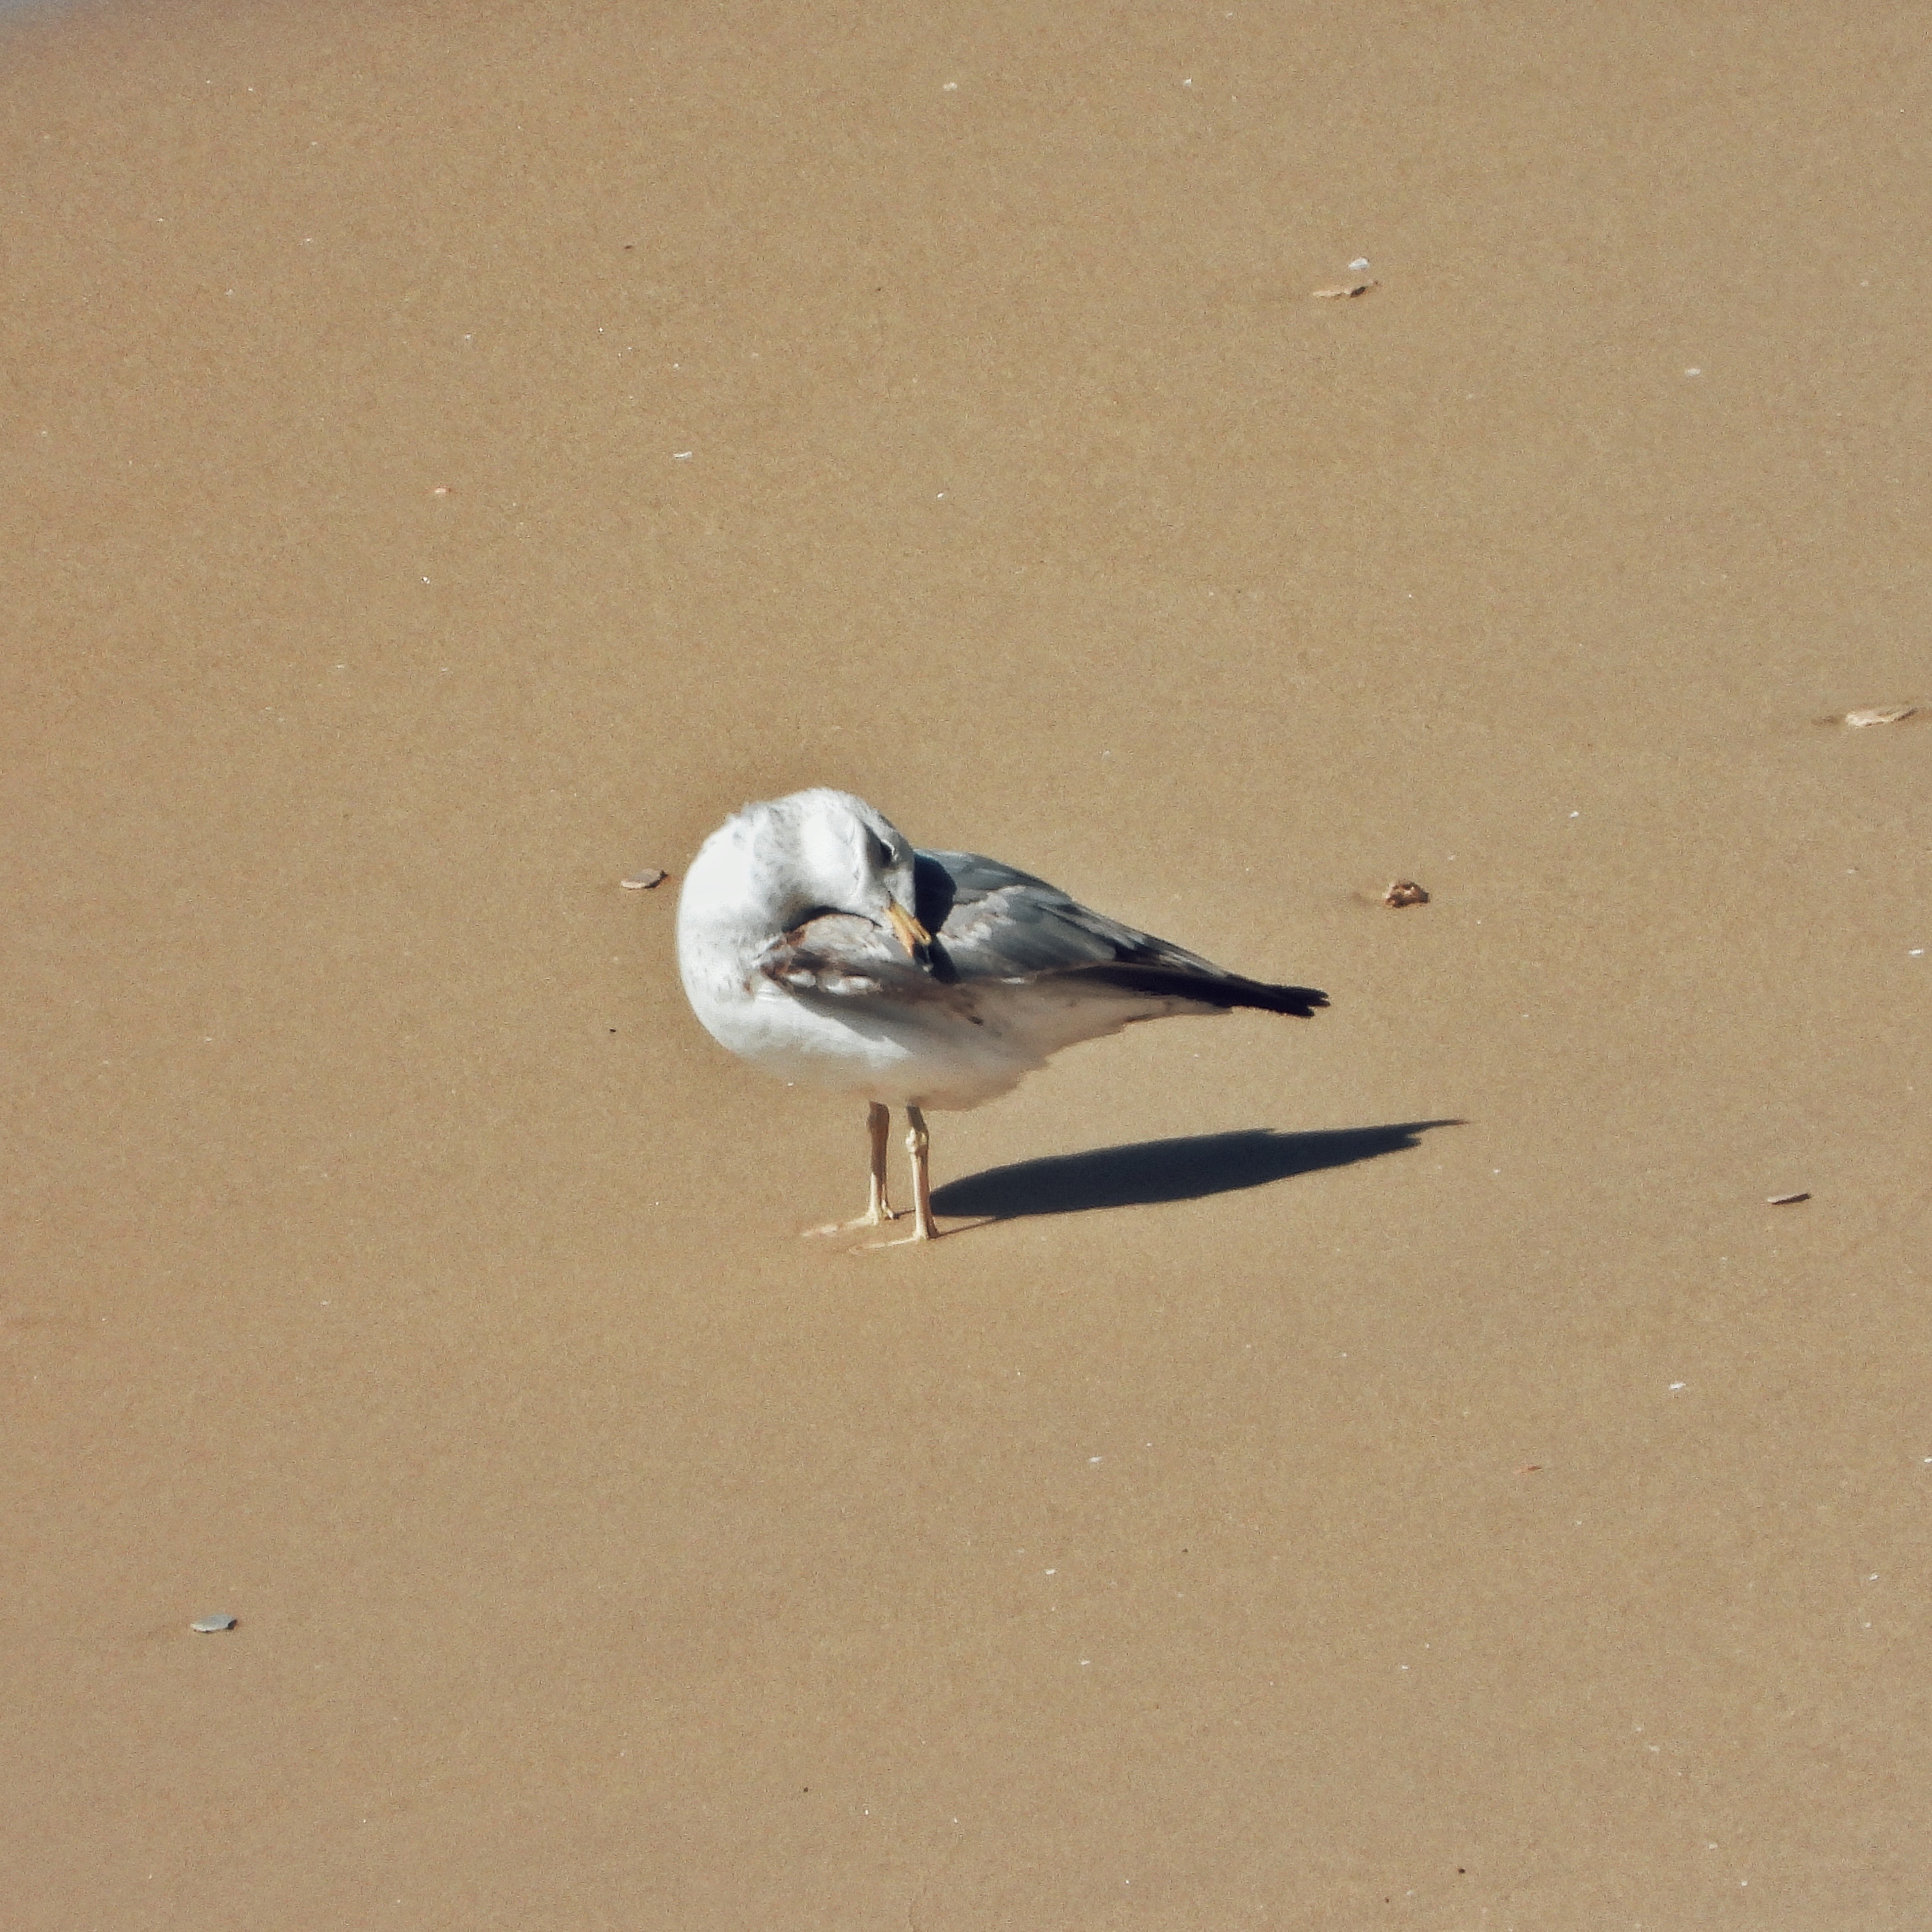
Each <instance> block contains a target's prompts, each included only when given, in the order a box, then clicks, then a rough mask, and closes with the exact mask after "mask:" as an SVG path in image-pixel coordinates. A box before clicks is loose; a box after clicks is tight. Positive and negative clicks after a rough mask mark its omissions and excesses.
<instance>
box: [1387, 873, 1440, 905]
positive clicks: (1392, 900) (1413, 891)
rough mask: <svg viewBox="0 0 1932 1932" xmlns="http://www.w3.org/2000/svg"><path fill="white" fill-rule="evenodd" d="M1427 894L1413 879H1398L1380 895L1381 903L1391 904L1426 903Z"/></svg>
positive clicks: (1427, 900)
mask: <svg viewBox="0 0 1932 1932" xmlns="http://www.w3.org/2000/svg"><path fill="white" fill-rule="evenodd" d="M1428 903H1429V895H1428V894H1427V892H1424V890H1423V889H1422V888H1421V886H1418V884H1417V883H1415V880H1413V879H1398V880H1396V882H1395V883H1394V884H1393V885H1392V886H1390V887H1389V889H1388V891H1387V892H1385V893H1383V895H1382V904H1384V905H1391V906H1411V905H1427V904H1428Z"/></svg>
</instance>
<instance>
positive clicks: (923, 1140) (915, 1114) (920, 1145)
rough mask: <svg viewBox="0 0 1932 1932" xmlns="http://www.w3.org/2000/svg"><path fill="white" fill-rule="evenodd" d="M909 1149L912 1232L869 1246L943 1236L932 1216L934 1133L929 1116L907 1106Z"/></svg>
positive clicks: (899, 1244)
mask: <svg viewBox="0 0 1932 1932" xmlns="http://www.w3.org/2000/svg"><path fill="white" fill-rule="evenodd" d="M906 1124H907V1129H908V1131H907V1135H906V1152H907V1154H910V1156H911V1157H912V1201H913V1208H912V1212H913V1223H912V1232H911V1233H910V1234H909V1235H900V1236H899V1237H898V1239H897V1240H896V1241H871V1242H868V1243H867V1244H866V1245H867V1246H868V1247H874V1248H903V1247H908V1246H910V1244H912V1243H913V1242H914V1241H936V1240H938V1237H939V1229H938V1227H937V1226H935V1223H934V1221H933V1218H932V1175H931V1173H930V1172H929V1169H928V1166H927V1162H926V1152H927V1150H928V1149H929V1148H930V1147H931V1146H932V1136H931V1135H930V1134H929V1133H927V1132H926V1116H925V1115H923V1114H922V1113H921V1112H919V1109H917V1108H916V1107H908V1108H907V1109H906Z"/></svg>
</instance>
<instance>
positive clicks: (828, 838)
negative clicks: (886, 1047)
mask: <svg viewBox="0 0 1932 1932" xmlns="http://www.w3.org/2000/svg"><path fill="white" fill-rule="evenodd" d="M913 857H914V854H913V847H912V844H911V841H910V840H909V839H908V838H907V837H906V836H905V835H904V833H903V832H901V831H900V830H899V829H898V826H895V825H894V824H893V823H892V821H891V820H889V818H887V817H886V816H885V814H883V812H880V811H875V810H874V808H872V807H871V805H868V804H867V803H866V802H865V800H864V799H862V798H856V797H854V796H853V794H852V793H850V792H848V791H833V790H829V788H826V787H817V788H815V789H814V790H811V791H799V792H793V793H791V794H790V796H788V797H785V798H778V799H771V800H770V801H769V802H767V803H765V804H763V805H747V806H746V807H745V808H744V810H743V811H741V812H739V814H737V815H736V817H733V818H730V819H727V820H726V821H725V823H724V824H723V825H721V826H719V827H718V829H717V830H716V831H715V832H713V833H712V835H711V836H710V837H709V838H707V839H706V841H705V842H704V845H703V849H702V850H700V852H699V853H698V855H697V859H695V860H694V862H693V863H692V865H691V870H690V871H689V872H688V874H686V875H685V885H684V890H683V893H682V898H681V904H680V907H679V918H680V923H682V922H685V921H689V920H693V919H706V918H708V917H712V916H718V915H728V916H730V918H731V920H732V922H733V923H739V922H745V923H749V924H755V926H757V928H758V929H760V931H761V932H763V934H764V935H766V936H767V937H775V936H776V935H778V934H779V933H781V932H789V931H790V929H792V928H793V926H798V925H799V924H801V923H802V922H803V921H805V919H809V918H811V917H814V916H817V914H819V913H826V912H841V913H856V914H857V915H858V916H859V917H860V918H862V919H871V920H874V922H877V924H878V925H880V926H883V927H885V928H886V929H887V930H888V931H889V932H892V933H894V934H895V935H897V937H898V941H899V943H900V944H901V945H902V946H904V948H905V949H906V950H907V953H910V954H911V955H912V956H913V957H914V958H918V957H919V956H920V949H921V948H922V947H924V946H925V945H926V943H927V940H928V935H927V933H926V929H925V928H924V927H923V926H921V925H920V924H919V921H918V919H917V918H916V916H915V915H914V912H913V904H914V898H913Z"/></svg>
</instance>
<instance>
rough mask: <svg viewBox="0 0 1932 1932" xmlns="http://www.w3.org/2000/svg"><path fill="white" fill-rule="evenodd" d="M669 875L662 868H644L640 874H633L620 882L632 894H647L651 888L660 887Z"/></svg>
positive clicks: (652, 866) (659, 866) (653, 866)
mask: <svg viewBox="0 0 1932 1932" xmlns="http://www.w3.org/2000/svg"><path fill="white" fill-rule="evenodd" d="M669 877H670V874H669V873H668V872H667V871H665V870H664V868H663V867H662V866H661V865H646V867H645V868H644V869H643V871H641V872H633V873H632V874H631V876H630V877H628V879H625V880H623V881H622V883H623V884H625V886H628V887H629V888H630V889H631V891H632V892H649V890H650V889H651V888H652V886H661V885H662V884H663V883H664V881H665V880H667V878H669Z"/></svg>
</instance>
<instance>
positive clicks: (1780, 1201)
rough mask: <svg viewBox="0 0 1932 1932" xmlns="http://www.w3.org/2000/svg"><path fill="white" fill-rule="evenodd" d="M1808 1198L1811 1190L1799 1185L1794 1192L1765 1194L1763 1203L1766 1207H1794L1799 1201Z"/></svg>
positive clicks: (1807, 1199)
mask: <svg viewBox="0 0 1932 1932" xmlns="http://www.w3.org/2000/svg"><path fill="white" fill-rule="evenodd" d="M1810 1199H1811V1190H1810V1189H1809V1188H1808V1187H1801V1188H1800V1189H1799V1190H1798V1191H1797V1193H1795V1194H1767V1195H1766V1196H1765V1197H1764V1205H1766V1207H1767V1208H1795V1207H1796V1206H1797V1205H1798V1204H1799V1202H1801V1201H1809V1200H1810Z"/></svg>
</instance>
